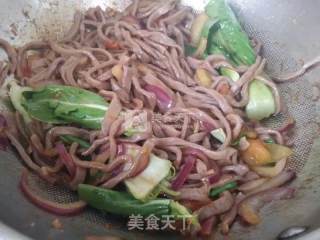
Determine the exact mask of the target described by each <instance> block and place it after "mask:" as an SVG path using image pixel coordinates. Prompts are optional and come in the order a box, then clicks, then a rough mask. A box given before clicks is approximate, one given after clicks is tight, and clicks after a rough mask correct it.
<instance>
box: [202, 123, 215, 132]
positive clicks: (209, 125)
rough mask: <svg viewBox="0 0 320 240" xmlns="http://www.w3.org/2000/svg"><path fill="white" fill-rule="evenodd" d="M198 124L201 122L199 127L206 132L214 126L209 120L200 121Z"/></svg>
mask: <svg viewBox="0 0 320 240" xmlns="http://www.w3.org/2000/svg"><path fill="white" fill-rule="evenodd" d="M200 124H201V128H202V129H203V130H204V131H206V132H208V133H210V132H211V131H212V130H214V129H215V127H214V126H213V125H212V124H211V123H209V122H204V121H201V122H200Z"/></svg>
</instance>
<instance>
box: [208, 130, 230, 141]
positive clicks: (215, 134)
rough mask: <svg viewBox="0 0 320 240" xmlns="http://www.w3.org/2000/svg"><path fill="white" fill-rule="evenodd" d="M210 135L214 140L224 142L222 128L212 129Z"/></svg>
mask: <svg viewBox="0 0 320 240" xmlns="http://www.w3.org/2000/svg"><path fill="white" fill-rule="evenodd" d="M210 134H211V135H212V136H213V137H214V138H215V139H217V140H219V142H221V143H224V141H225V140H226V134H225V132H224V130H223V129H222V128H217V129H214V130H212V131H211V132H210Z"/></svg>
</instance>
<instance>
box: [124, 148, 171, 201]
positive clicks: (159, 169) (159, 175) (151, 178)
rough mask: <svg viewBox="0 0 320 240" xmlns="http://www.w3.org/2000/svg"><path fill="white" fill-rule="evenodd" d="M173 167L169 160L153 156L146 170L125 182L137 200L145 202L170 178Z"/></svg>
mask: <svg viewBox="0 0 320 240" xmlns="http://www.w3.org/2000/svg"><path fill="white" fill-rule="evenodd" d="M171 166H172V163H171V162H170V161H169V160H166V159H162V158H159V157H157V156H156V155H153V154H151V156H150V161H149V165H148V166H147V167H146V169H145V170H144V171H143V172H141V173H140V174H139V175H138V176H136V177H134V178H129V179H127V180H125V184H126V186H127V188H128V190H129V192H130V193H131V194H132V195H133V196H134V197H135V198H136V199H140V200H143V199H145V198H146V197H147V196H148V195H149V194H150V192H152V191H153V190H154V189H155V188H156V187H157V185H158V184H159V183H160V182H161V181H162V180H163V179H164V178H165V177H167V176H168V174H169V172H170V169H171Z"/></svg>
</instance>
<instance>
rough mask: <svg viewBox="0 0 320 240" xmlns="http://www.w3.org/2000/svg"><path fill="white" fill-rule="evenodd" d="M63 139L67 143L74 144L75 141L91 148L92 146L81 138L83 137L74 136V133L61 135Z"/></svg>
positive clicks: (81, 145)
mask: <svg viewBox="0 0 320 240" xmlns="http://www.w3.org/2000/svg"><path fill="white" fill-rule="evenodd" d="M60 138H61V140H62V141H63V142H65V143H67V144H72V143H74V142H76V143H78V144H79V145H80V147H83V148H89V147H90V143H89V142H87V141H85V140H83V139H81V138H78V137H75V136H72V135H62V136H60Z"/></svg>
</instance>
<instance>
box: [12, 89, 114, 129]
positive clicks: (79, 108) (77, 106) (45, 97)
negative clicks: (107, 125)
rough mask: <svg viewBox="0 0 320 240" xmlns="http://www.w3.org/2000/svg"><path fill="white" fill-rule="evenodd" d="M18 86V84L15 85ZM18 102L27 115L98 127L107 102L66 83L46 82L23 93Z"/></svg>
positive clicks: (46, 120) (57, 122)
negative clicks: (42, 86)
mask: <svg viewBox="0 0 320 240" xmlns="http://www.w3.org/2000/svg"><path fill="white" fill-rule="evenodd" d="M18 88H20V87H18ZM23 97H24V98H23V99H21V105H22V106H23V107H24V109H25V110H26V111H27V112H28V114H29V115H30V116H31V117H32V118H35V119H37V120H39V121H43V122H47V123H56V124H59V123H76V124H79V125H81V126H83V127H87V128H92V129H100V127H101V122H102V120H103V119H104V115H105V112H106V111H107V110H108V104H107V102H106V101H105V100H104V99H103V98H102V97H101V96H99V95H97V94H95V93H93V92H90V91H87V90H84V89H81V88H75V87H70V86H60V85H48V86H46V87H44V88H41V89H39V90H31V89H30V90H29V91H24V92H23Z"/></svg>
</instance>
